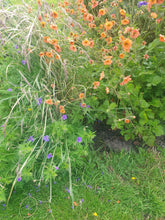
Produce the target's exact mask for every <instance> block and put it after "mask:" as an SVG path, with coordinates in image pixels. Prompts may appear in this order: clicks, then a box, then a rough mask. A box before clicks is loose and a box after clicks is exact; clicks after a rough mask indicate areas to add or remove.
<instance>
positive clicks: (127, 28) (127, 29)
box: [124, 27, 133, 34]
mask: <svg viewBox="0 0 165 220" xmlns="http://www.w3.org/2000/svg"><path fill="white" fill-rule="evenodd" d="M132 30H133V28H132V27H126V28H125V30H124V34H127V33H129V32H131V31H132Z"/></svg>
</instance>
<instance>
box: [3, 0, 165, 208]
mask: <svg viewBox="0 0 165 220" xmlns="http://www.w3.org/2000/svg"><path fill="white" fill-rule="evenodd" d="M163 3H164V1H162V2H157V1H156V2H155V3H151V2H150V1H149V2H148V4H146V5H144V4H143V6H142V5H140V6H139V5H138V6H134V10H135V11H136V16H139V14H144V15H145V17H147V19H148V20H151V22H152V23H153V22H154V27H155V29H154V30H155V39H152V41H151V42H150V41H149V40H148V41H146V37H144V36H146V35H145V34H146V33H145V32H147V29H146V30H145V32H144V30H143V28H142V22H141V21H140V19H139V20H136V19H135V17H134V16H133V15H132V14H131V13H129V12H128V11H129V10H127V7H126V5H125V3H124V2H122V0H120V1H112V2H111V3H109V2H108V1H106V0H104V1H83V0H77V1H72V0H71V1H64V2H59V3H58V5H57V6H54V5H53V4H50V3H47V2H46V1H40V0H38V1H36V4H34V5H33V6H29V5H27V4H24V5H20V6H11V7H8V8H3V7H2V9H0V14H1V17H0V19H1V24H2V26H1V28H0V30H1V33H2V34H1V40H2V42H3V45H2V47H3V48H7V50H9V49H10V48H12V56H13V60H12V62H11V63H10V64H9V65H8V67H7V69H6V76H5V77H6V79H7V80H8V79H9V77H10V76H9V75H11V72H10V68H14V72H15V74H16V77H17V78H18V80H17V82H15V83H14V84H13V83H12V82H11V85H13V87H12V92H13V94H14V96H13V99H12V101H11V103H10V106H11V109H10V111H9V114H8V115H4V117H3V118H2V125H3V127H2V133H3V135H4V139H3V141H2V145H3V146H4V148H5V149H6V146H5V145H6V143H7V142H8V141H9V140H12V138H13V137H12V136H11V135H9V133H10V131H11V129H12V126H13V124H16V129H17V136H18V137H20V136H21V139H18V137H17V138H16V139H15V140H14V143H15V148H16V151H15V161H16V162H15V164H16V165H15V168H14V172H15V173H14V172H13V170H11V169H10V170H9V171H8V173H10V174H12V177H11V178H9V177H7V175H5V174H4V175H5V178H4V179H3V182H2V185H4V186H5V185H6V184H8V183H11V182H12V181H13V183H12V187H11V191H10V194H9V198H8V201H9V199H10V197H11V193H12V191H13V189H14V186H15V184H16V182H20V183H21V182H22V181H28V180H34V181H35V182H37V183H38V184H39V185H40V184H41V182H42V181H46V182H49V183H50V189H51V186H52V181H54V180H55V177H56V176H57V175H58V173H59V172H60V170H63V169H67V170H68V172H69V182H70V189H69V190H70V195H71V197H72V205H74V204H73V201H74V199H73V192H72V179H71V173H72V167H73V169H74V168H76V167H78V168H82V167H83V164H84V163H85V162H86V158H87V155H88V149H89V144H90V143H92V139H93V137H94V135H93V133H92V132H91V131H90V130H89V129H88V127H86V125H91V124H93V123H94V122H95V120H97V119H99V120H105V121H106V123H107V124H109V125H110V127H111V128H112V129H120V130H121V133H122V135H124V137H125V139H126V140H129V139H133V140H134V139H135V138H139V139H140V140H142V141H143V142H144V143H145V144H147V145H149V146H153V145H154V142H155V136H160V135H163V134H164V121H165V117H164V114H163V111H164V107H165V99H164V90H165V76H164V74H163V70H164V67H165V66H164V65H165V62H164V57H165V56H164V55H165V51H164V45H165V36H164V33H163V31H162V29H161V23H162V22H164V20H163V19H164V18H163V17H162V4H163ZM141 6H142V7H143V8H142V7H141ZM130 7H131V6H130ZM36 8H37V9H36ZM155 13H156V14H155ZM156 19H159V20H156ZM136 22H138V23H136ZM147 24H148V23H147ZM13 48H15V49H13ZM147 55H148V56H147ZM8 81H9V80H8ZM13 90H14V91H13ZM84 121H85V122H86V125H84V123H83V122H84ZM10 125H11V126H10ZM16 146H17V147H16ZM9 149H10V147H9ZM6 150H7V149H6ZM3 160H4V161H5V158H3ZM71 165H72V167H71ZM57 167H58V169H57ZM18 180H19V181H18ZM51 199H52V191H51V190H50V200H49V201H50V202H51Z"/></svg>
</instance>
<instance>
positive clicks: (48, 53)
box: [45, 52, 53, 58]
mask: <svg viewBox="0 0 165 220" xmlns="http://www.w3.org/2000/svg"><path fill="white" fill-rule="evenodd" d="M45 55H46V56H47V57H49V58H51V57H53V54H52V53H51V52H46V53H45Z"/></svg>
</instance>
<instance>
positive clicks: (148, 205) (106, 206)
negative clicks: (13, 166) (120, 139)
mask: <svg viewBox="0 0 165 220" xmlns="http://www.w3.org/2000/svg"><path fill="white" fill-rule="evenodd" d="M164 159H165V150H161V152H158V151H155V150H148V151H146V150H144V149H139V153H135V152H132V153H125V152H121V153H114V152H110V153H103V154H100V153H95V152H91V154H90V155H89V158H88V161H87V163H86V165H84V169H83V170H76V169H75V168H73V171H72V182H73V183H72V186H73V192H74V201H75V202H76V204H77V206H75V207H74V209H73V207H72V202H71V197H70V194H69V193H68V190H67V187H68V188H69V181H68V173H67V172H66V173H62V172H60V171H59V174H58V176H57V179H56V182H55V183H53V196H52V203H49V185H45V184H43V185H42V186H40V187H37V186H36V185H35V184H34V183H31V182H30V183H26V184H24V185H21V186H19V185H20V183H17V185H16V188H15V190H14V193H13V195H12V197H11V200H10V203H9V206H8V208H7V207H4V206H3V205H2V204H1V215H0V219H5V218H6V219H10V218H12V219H23V217H31V219H68V220H72V219H95V218H96V219H102V220H104V219H114V220H116V219H123V220H124V219H128V220H129V219H130V220H135V219H137V220H141V219H164V218H165V184H164V180H165V163H164V161H165V160H164ZM76 171H77V173H76ZM75 173H76V175H75ZM29 193H30V194H29ZM29 195H30V196H29ZM40 201H42V202H40ZM40 203H42V204H40ZM27 205H28V207H27V208H26V206H27ZM29 208H31V210H29ZM19 209H20V211H19ZM35 209H36V211H35ZM34 211H35V213H33V212H34ZM19 212H20V214H21V216H20V214H19ZM94 212H96V213H97V216H96V217H95V216H93V213H94ZM28 213H30V215H29V216H28Z"/></svg>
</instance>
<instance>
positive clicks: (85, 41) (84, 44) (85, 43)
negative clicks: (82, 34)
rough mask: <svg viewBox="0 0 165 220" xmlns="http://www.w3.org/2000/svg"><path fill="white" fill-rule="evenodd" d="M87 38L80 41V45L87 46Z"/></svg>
mask: <svg viewBox="0 0 165 220" xmlns="http://www.w3.org/2000/svg"><path fill="white" fill-rule="evenodd" d="M89 44H90V43H89V40H87V39H85V40H83V41H82V45H83V46H84V47H87V46H89Z"/></svg>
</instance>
